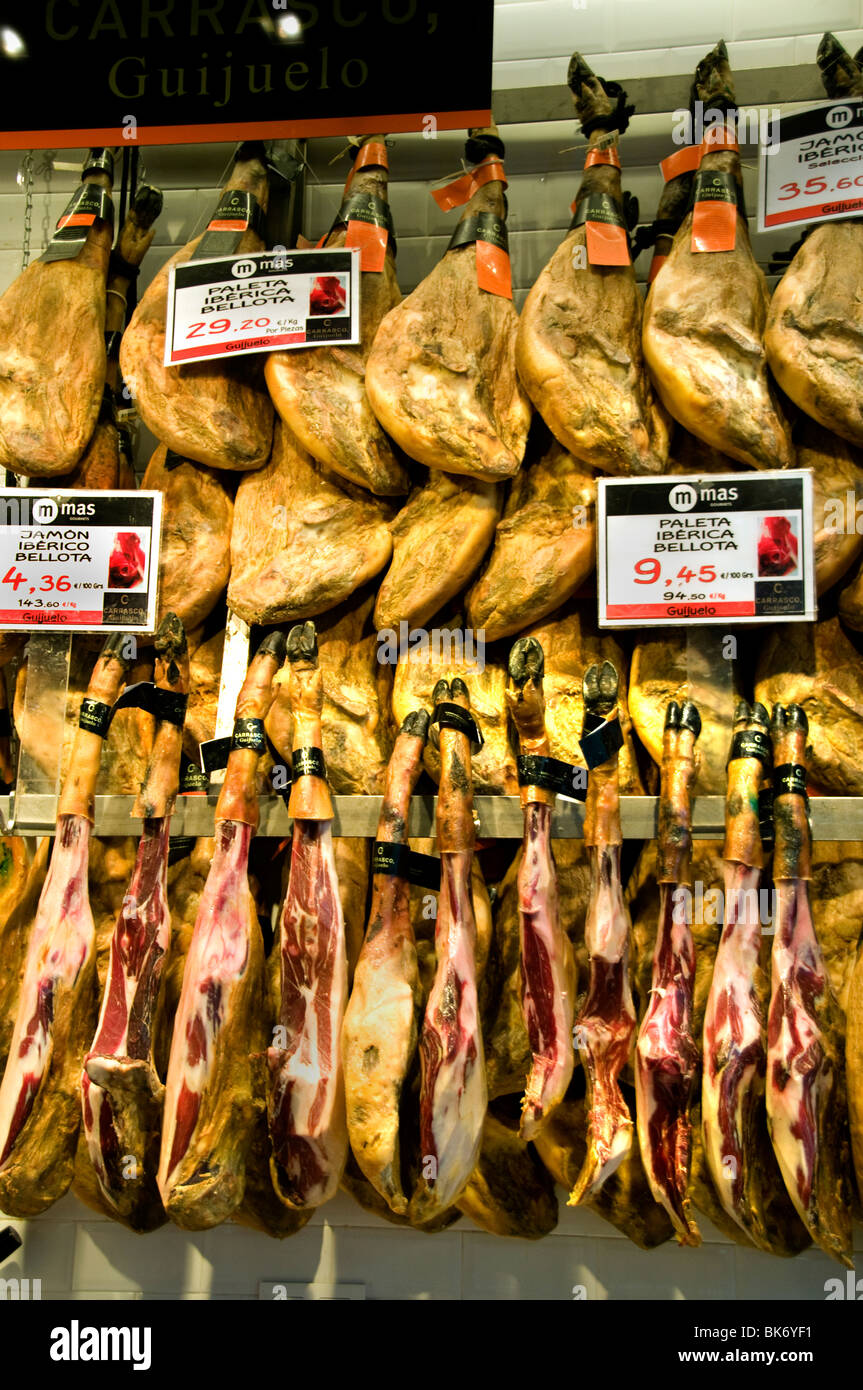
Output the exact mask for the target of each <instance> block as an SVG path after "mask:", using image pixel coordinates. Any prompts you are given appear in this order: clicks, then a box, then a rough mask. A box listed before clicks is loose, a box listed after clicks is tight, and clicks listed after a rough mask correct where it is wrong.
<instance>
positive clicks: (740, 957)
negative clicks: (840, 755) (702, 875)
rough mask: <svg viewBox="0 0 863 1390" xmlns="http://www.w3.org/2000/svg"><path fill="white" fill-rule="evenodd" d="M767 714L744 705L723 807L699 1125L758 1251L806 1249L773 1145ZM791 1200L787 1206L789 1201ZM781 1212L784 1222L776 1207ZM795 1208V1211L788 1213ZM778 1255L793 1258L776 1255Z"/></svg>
mask: <svg viewBox="0 0 863 1390" xmlns="http://www.w3.org/2000/svg"><path fill="white" fill-rule="evenodd" d="M768 727H769V722H768V715H767V710H766V709H765V708H764V706H763V705H761V704H755V705H753V707H752V709H751V710H750V708H749V705H748V704H747V703H746V701H745V700H741V701H740V703H739V704H738V706H737V710H736V713H735V722H734V741H733V743H732V747H731V757H730V759H729V762H728V789H727V795H726V802H725V854H724V857H725V917H724V925H723V928H722V936H721V938H720V941H719V946H718V948H717V952H716V960H715V962H714V966H713V977H712V980H711V984H710V993H709V994H708V997H707V1008H706V1011H705V1015H704V1056H703V1074H702V1082H701V1126H702V1140H703V1146H704V1155H705V1159H706V1162H707V1168H708V1171H709V1173H710V1177H711V1179H712V1181H713V1186H714V1188H715V1190H716V1194H717V1196H718V1197H719V1200H720V1202H721V1203H722V1206H723V1208H724V1210H725V1211H726V1212H727V1213H728V1215H729V1216H730V1217H731V1218H732V1220H733V1221H735V1222H736V1223H737V1225H738V1226H739V1227H740V1228H741V1230H743V1231H744V1232H745V1233H746V1235H747V1236H748V1237H749V1239H750V1240H751V1241H752V1242H753V1244H754V1245H757V1246H758V1248H759V1249H760V1250H765V1251H771V1250H774V1249H777V1247H776V1244H775V1235H774V1234H773V1231H777V1230H779V1229H780V1228H784V1229H787V1231H788V1232H789V1241H788V1244H789V1246H790V1247H791V1248H798V1249H799V1248H801V1247H802V1246H805V1245H806V1244H807V1243H808V1240H807V1237H806V1232H805V1231H804V1230H803V1228H802V1227H801V1226H800V1223H799V1221H798V1219H797V1217H796V1215H795V1213H794V1211H793V1209H791V1207H790V1204H789V1203H788V1201H787V1198H785V1195H784V1191H783V1186H782V1179H781V1176H780V1174H779V1170H778V1168H777V1166H776V1160H775V1158H774V1156H773V1151H772V1149H771V1147H770V1142H769V1139H768V1137H767V1117H766V1112H765V1102H764V1088H765V1073H766V1066H767V1038H766V1026H765V1025H766V994H767V982H766V980H765V979H764V975H763V972H762V970H761V967H760V964H759V955H760V952H761V932H762V923H761V914H760V911H759V889H758V885H759V883H760V881H761V870H762V866H763V863H764V849H763V846H762V842H761V832H760V828H759V794H760V791H761V790H762V788H763V787H766V786H767V785H768V783H769V779H770V777H771V774H772V766H773V761H772V750H771V745H770V737H769V733H768ZM783 1198H784V1201H783ZM777 1204H778V1205H779V1206H782V1207H783V1212H782V1219H776V1216H775V1214H774V1216H773V1217H771V1214H770V1208H771V1207H775V1206H776V1205H777ZM785 1208H787V1210H785ZM777 1253H788V1250H787V1249H785V1248H778V1249H777Z"/></svg>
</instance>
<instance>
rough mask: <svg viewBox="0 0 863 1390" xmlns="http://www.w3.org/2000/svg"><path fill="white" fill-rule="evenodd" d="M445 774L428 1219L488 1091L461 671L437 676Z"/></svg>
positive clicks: (421, 1207) (423, 1210) (429, 1090)
mask: <svg viewBox="0 0 863 1390" xmlns="http://www.w3.org/2000/svg"><path fill="white" fill-rule="evenodd" d="M432 699H433V701H434V704H435V708H436V711H437V709H438V707H441V706H442V707H443V709H442V712H441V713H440V716H439V721H438V722H439V727H440V760H441V775H440V788H439V791H438V803H437V838H438V848H439V850H440V859H441V888H440V900H439V903H438V913H437V919H436V921H435V951H436V955H437V965H436V969H435V977H434V983H433V984H432V988H431V991H430V993H429V997H428V1001H427V1003H426V1011H425V1018H424V1019H423V1025H422V1031H421V1033H420V1061H421V1064H422V1080H421V1084H420V1165H421V1166H420V1177H419V1182H418V1183H417V1187H416V1189H415V1191H414V1194H413V1197H412V1198H411V1206H410V1212H411V1219H412V1221H414V1222H417V1223H420V1224H424V1223H426V1222H427V1221H429V1220H430V1219H431V1218H432V1217H434V1216H438V1215H440V1213H441V1212H442V1211H444V1210H445V1209H446V1208H447V1207H449V1206H451V1205H452V1204H453V1202H455V1201H457V1200H458V1198H459V1197H460V1196H461V1193H462V1192H463V1191H464V1189H465V1187H466V1185H467V1182H468V1179H469V1178H470V1175H471V1173H472V1172H473V1169H474V1167H475V1165H476V1161H477V1158H478V1157H479V1151H480V1147H481V1145H482V1126H483V1120H484V1118H485V1111H486V1104H487V1100H488V1092H487V1088H486V1079H485V1059H484V1056H483V1047H482V1033H481V1030H480V1023H479V1016H478V1010H477V987H476V920H475V918H474V913H473V903H472V901H471V865H472V863H473V850H474V838H475V832H474V823H473V779H472V775H471V742H470V737H469V735H468V734H467V733H463V732H462V731H461V729H460V728H459V727H458V723H459V722H461V721H460V719H459V714H458V711H457V710H456V711H453V706H457V707H458V708H459V709H461V710H464V711H465V712H467V711H469V709H470V696H469V694H468V689H467V686H466V685H465V683H464V681H463V680H460V679H459V678H458V677H456V678H455V680H453V681H452V683H451V684H450V683H449V682H448V681H446V680H439V681H438V683H437V685H436V686H435V688H434V691H433V694H432Z"/></svg>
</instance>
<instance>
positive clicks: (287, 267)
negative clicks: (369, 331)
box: [164, 248, 360, 367]
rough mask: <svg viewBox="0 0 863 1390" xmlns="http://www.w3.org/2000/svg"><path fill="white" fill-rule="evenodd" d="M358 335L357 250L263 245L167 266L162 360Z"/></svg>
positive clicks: (344, 342)
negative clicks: (256, 249) (250, 252)
mask: <svg viewBox="0 0 863 1390" xmlns="http://www.w3.org/2000/svg"><path fill="white" fill-rule="evenodd" d="M359 341H360V253H359V251H346V250H344V249H343V248H340V249H338V250H332V251H331V250H327V249H324V250H321V251H289V252H278V253H276V252H275V251H266V252H261V253H259V254H257V255H253V256H245V255H243V256H220V257H215V258H212V259H210V258H206V259H203V260H200V261H186V263H185V264H184V265H176V266H174V268H173V270H172V271H171V278H170V283H169V287H168V317H167V322H166V325H165V362H164V365H165V366H166V367H172V366H179V365H181V364H182V363H184V362H201V361H208V360H211V359H213V358H218V357H237V356H242V355H244V354H246V353H251V352H274V351H276V350H277V349H278V350H281V349H285V348H302V347H320V346H322V345H324V344H326V345H328V346H330V347H335V346H340V345H341V346H349V345H352V344H356V343H358V342H359Z"/></svg>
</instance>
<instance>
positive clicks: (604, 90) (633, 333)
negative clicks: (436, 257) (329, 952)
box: [516, 53, 669, 474]
mask: <svg viewBox="0 0 863 1390" xmlns="http://www.w3.org/2000/svg"><path fill="white" fill-rule="evenodd" d="M567 80H568V83H569V87H570V90H571V91H572V94H573V97H574V100H575V109H576V113H577V115H578V119H579V121H580V122H581V129H582V132H583V134H584V135H585V136H586V137H587V139H588V146H589V147H588V152H587V158H586V160H585V165H584V176H583V178H582V181H581V185H580V187H579V190H578V195H577V198H576V203H575V218H574V220H573V224H572V226H571V227H570V229H569V232H568V233H567V236H566V239H565V241H564V242H563V243H562V245H561V246H560V247H559V248H558V249H557V251H555V253H554V255H553V256H552V258H551V260H550V261H549V263H548V265H547V266H546V267H545V269H544V270H543V271H542V272H541V274H540V276H539V278H538V279H537V281H536V283H535V285H534V286H533V289H532V290H531V291H530V293H529V294H528V296H527V299H526V301H525V305H524V309H523V310H522V313H521V318H520V320H519V327H518V339H517V344H516V361H517V364H518V372H519V376H520V377H521V380H522V382H523V383H524V386H525V389H526V391H527V393H528V395H529V396H530V398H531V400H532V401H533V403H534V405H535V406H536V408H537V410H538V411H539V412H540V413H541V415H542V417H543V419H544V420H545V422H546V424H547V425H548V426H549V428H550V430H551V431H552V433H553V434H554V435H555V437H556V438H557V439H559V440H560V442H561V444H562V445H563V446H564V448H565V449H568V450H569V452H570V453H571V454H572V455H573V457H574V458H577V459H580V460H581V462H582V463H587V464H589V465H590V466H591V467H592V468H601V469H603V470H604V471H605V472H607V473H623V474H628V473H661V472H662V471H663V468H664V465H665V462H666V459H667V458H668V423H669V422H668V419H667V417H666V415H665V412H664V410H663V409H662V407H661V405H660V404H659V402H658V401H657V400H656V397H655V395H654V391H653V386H652V384H651V381H650V378H649V377H648V375H647V371H646V369H645V366H644V357H643V355H642V348H641V315H642V302H641V294H640V292H639V289H638V286H637V285H636V283H635V270H634V268H633V266H632V264H631V262H630V257H629V250H628V247H627V240H626V222H625V219H624V215H623V193H622V191H621V186H620V157H619V155H618V148H617V141H618V136H619V134H620V133H621V132H623V131H625V130H626V127H627V125H628V123H629V117H630V115H631V113H632V107H631V106H630V107H627V106H626V105H625V102H626V93H625V92H623V91H622V90H621V89H620V87H619V86H618V85H617V84H616V83H613V82H604V81H603V80H602V78H601V77H595V76H594V74H593V73H592V72H591V70H590V68H589V67H588V66H587V63H585V61H584V59H583V58H582V56H581V54H580V53H574V54H573V55H572V59H571V60H570V64H569V76H568V79H567Z"/></svg>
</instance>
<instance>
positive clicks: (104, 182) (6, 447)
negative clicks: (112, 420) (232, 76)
mask: <svg viewBox="0 0 863 1390" xmlns="http://www.w3.org/2000/svg"><path fill="white" fill-rule="evenodd" d="M113 173H114V160H113V157H112V155H111V152H110V151H109V150H101V149H97V150H91V151H90V153H89V155H88V156H87V159H86V160H85V161H84V171H83V174H82V179H83V186H82V188H81V189H80V190H79V191H78V193H77V194H76V195H75V198H74V199H73V201H72V202H71V203H70V204H69V206H68V207H67V209H66V211H65V212H64V214H63V217H62V218H61V219H60V222H59V223H58V228H57V231H56V232H55V233H54V237H53V239H52V241H51V243H50V244H49V246H48V249H47V250H46V251H45V253H44V254H43V255H42V256H40V258H39V260H38V261H34V262H33V263H32V265H29V266H28V267H27V269H26V270H25V271H24V272H23V274H21V275H19V276H18V279H17V280H15V281H14V282H13V283H12V284H11V285H10V286H9V289H8V290H7V291H6V293H5V294H4V295H3V296H2V298H0V467H2V468H11V470H12V471H13V473H23V474H25V475H27V476H30V477H36V478H48V477H53V476H55V475H57V474H60V473H68V471H69V469H70V468H72V467H74V465H75V464H76V463H77V462H78V460H79V459H80V457H81V454H82V453H83V451H84V449H85V448H86V447H87V443H88V441H89V439H90V437H91V435H92V433H93V430H94V429H95V426H96V421H97V419H98V417H99V407H100V405H101V401H102V391H103V389H104V386H105V367H106V359H105V339H104V330H105V284H106V278H107V274H108V257H109V256H110V254H111V242H112V240H113V234H114V229H113V218H114V211H113V207H112V204H111V187H112V183H113ZM81 200H83V201H81ZM88 224H89V225H88ZM84 225H87V231H86V234H85V236H84V237H83V238H80V239H79V233H80V231H81V228H82V227H83V226H84ZM64 243H65V244H64ZM69 252H71V253H72V254H71V255H70V254H68V253H69Z"/></svg>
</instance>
